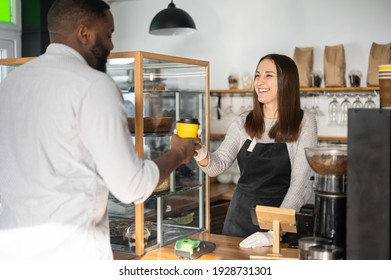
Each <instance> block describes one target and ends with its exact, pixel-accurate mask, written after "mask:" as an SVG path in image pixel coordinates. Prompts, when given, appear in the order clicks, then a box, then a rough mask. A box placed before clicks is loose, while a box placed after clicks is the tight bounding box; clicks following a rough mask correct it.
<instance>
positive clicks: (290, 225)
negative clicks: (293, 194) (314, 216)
mask: <svg viewBox="0 0 391 280" xmlns="http://www.w3.org/2000/svg"><path fill="white" fill-rule="evenodd" d="M255 212H256V214H257V220H258V224H259V227H260V228H261V229H268V230H272V231H273V250H272V254H268V255H269V256H270V255H272V256H274V257H277V258H280V257H281V258H284V259H286V256H285V255H286V253H287V252H286V251H285V252H280V236H281V232H293V233H297V228H296V211H295V210H294V209H286V208H279V207H269V206H261V205H258V206H256V208H255ZM289 255H291V254H289Z"/></svg>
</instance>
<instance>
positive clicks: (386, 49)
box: [367, 42, 391, 87]
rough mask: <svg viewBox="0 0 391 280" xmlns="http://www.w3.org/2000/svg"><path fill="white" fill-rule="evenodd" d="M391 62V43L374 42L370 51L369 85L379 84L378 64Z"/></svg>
mask: <svg viewBox="0 0 391 280" xmlns="http://www.w3.org/2000/svg"><path fill="white" fill-rule="evenodd" d="M381 64H391V43H389V44H384V45H382V44H377V43H375V42H373V43H372V46H371V50H370V52H369V61H368V76H367V86H369V87H370V86H379V76H378V66H379V65H381Z"/></svg>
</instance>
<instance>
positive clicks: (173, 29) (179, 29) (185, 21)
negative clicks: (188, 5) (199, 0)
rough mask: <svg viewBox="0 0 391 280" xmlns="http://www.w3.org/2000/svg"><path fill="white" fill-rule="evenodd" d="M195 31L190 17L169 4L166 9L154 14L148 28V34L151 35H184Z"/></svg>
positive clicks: (172, 4)
mask: <svg viewBox="0 0 391 280" xmlns="http://www.w3.org/2000/svg"><path fill="white" fill-rule="evenodd" d="M194 31H196V26H195V23H194V21H193V19H192V18H191V16H190V15H189V14H188V13H186V12H185V11H184V10H182V9H178V8H176V7H175V4H174V3H172V2H171V3H170V4H169V5H168V8H167V9H164V10H162V11H160V12H159V13H157V14H156V16H155V17H154V18H153V19H152V22H151V25H150V26H149V33H150V34H153V35H163V36H172V35H185V34H190V33H193V32H194Z"/></svg>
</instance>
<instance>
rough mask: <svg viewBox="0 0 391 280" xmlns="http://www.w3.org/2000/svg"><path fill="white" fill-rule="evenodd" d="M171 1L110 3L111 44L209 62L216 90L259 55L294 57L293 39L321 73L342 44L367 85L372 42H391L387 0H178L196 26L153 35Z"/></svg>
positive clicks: (390, 8)
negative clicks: (326, 55) (331, 50)
mask: <svg viewBox="0 0 391 280" xmlns="http://www.w3.org/2000/svg"><path fill="white" fill-rule="evenodd" d="M169 2H170V1H169V0H130V1H126V0H122V1H119V2H112V3H111V10H112V13H113V15H114V21H115V25H116V26H115V32H114V34H113V41H114V45H115V46H114V50H113V51H115V52H117V51H135V50H142V51H148V52H156V53H163V54H169V55H176V56H185V57H190V58H194V59H201V60H207V61H209V62H210V67H211V75H210V82H211V88H212V89H218V88H227V87H228V82H227V77H228V75H229V74H231V73H232V74H237V75H239V76H242V75H244V74H246V73H250V74H251V75H252V74H253V72H254V70H255V67H256V65H257V63H258V60H259V59H260V58H261V57H262V56H263V55H265V54H267V53H271V52H277V53H282V54H286V55H289V56H291V57H293V51H294V48H295V46H298V47H314V56H315V57H314V70H322V72H323V51H324V46H326V45H336V44H344V46H345V54H346V74H348V72H349V71H350V70H352V69H358V70H360V71H361V72H362V73H363V79H362V81H361V86H365V85H366V74H367V68H368V55H369V50H370V47H371V44H372V42H377V43H379V44H383V43H389V42H391V1H390V0H343V1H341V0H327V1H325V0H242V1H237V0H176V1H174V3H175V5H176V6H177V8H181V9H183V10H185V11H187V12H188V13H189V14H190V15H191V16H192V17H193V19H194V21H195V23H196V25H197V29H198V31H197V32H196V33H193V34H191V35H188V36H178V37H161V36H153V35H150V34H148V29H149V24H150V22H151V20H152V18H153V17H154V15H155V14H156V13H158V12H159V11H160V10H162V9H164V8H166V7H167V6H168V4H169Z"/></svg>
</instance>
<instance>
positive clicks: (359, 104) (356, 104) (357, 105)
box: [352, 95, 363, 109]
mask: <svg viewBox="0 0 391 280" xmlns="http://www.w3.org/2000/svg"><path fill="white" fill-rule="evenodd" d="M352 107H353V108H355V109H359V108H362V107H363V104H362V102H361V100H360V96H359V95H357V97H356V100H354V102H353V104H352Z"/></svg>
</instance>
